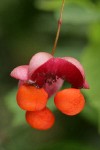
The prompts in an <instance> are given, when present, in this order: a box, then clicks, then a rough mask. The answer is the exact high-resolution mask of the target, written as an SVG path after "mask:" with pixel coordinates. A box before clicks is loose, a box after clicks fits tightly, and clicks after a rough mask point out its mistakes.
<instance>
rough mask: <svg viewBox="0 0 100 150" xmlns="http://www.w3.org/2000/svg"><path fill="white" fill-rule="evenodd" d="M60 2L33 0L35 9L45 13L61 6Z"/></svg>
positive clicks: (55, 0)
mask: <svg viewBox="0 0 100 150" xmlns="http://www.w3.org/2000/svg"><path fill="white" fill-rule="evenodd" d="M61 3H62V0H58V1H57V0H35V2H34V4H35V7H36V8H38V9H41V10H45V11H53V10H55V9H58V8H59V7H60V6H61Z"/></svg>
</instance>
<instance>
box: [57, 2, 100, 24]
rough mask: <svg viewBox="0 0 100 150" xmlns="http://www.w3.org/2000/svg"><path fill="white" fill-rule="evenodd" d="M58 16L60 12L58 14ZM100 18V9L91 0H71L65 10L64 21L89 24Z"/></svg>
mask: <svg viewBox="0 0 100 150" xmlns="http://www.w3.org/2000/svg"><path fill="white" fill-rule="evenodd" d="M56 16H57V18H58V16H59V12H58V13H57V14H56ZM97 20H100V11H98V9H97V8H96V7H95V6H94V5H93V4H92V3H90V2H84V1H73V0H72V1H69V2H68V3H66V5H65V7H64V12H63V22H64V23H67V24H81V25H83V24H89V23H91V22H94V21H97Z"/></svg>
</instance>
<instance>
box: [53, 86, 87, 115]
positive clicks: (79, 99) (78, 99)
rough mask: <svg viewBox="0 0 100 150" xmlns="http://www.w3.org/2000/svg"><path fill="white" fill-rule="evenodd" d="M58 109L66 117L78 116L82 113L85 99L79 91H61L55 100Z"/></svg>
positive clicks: (72, 89) (70, 89)
mask: <svg viewBox="0 0 100 150" xmlns="http://www.w3.org/2000/svg"><path fill="white" fill-rule="evenodd" d="M54 102H55V105H56V107H57V108H58V109H59V110H60V111H61V112H62V113H64V114H66V115H71V116H72V115H76V114H78V113H80V112H81V111H82V109H83V108H84V104H85V99H84V96H83V95H82V93H81V92H80V90H79V89H74V88H69V89H64V90H62V91H59V92H58V93H57V94H56V95H55V98H54Z"/></svg>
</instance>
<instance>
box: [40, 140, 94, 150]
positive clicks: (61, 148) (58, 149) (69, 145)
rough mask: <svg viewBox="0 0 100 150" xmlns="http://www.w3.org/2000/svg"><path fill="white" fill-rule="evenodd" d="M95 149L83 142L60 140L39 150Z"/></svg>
mask: <svg viewBox="0 0 100 150" xmlns="http://www.w3.org/2000/svg"><path fill="white" fill-rule="evenodd" d="M67 149H68V150H94V149H93V148H92V147H89V146H88V145H84V144H83V143H79V142H78V141H76V142H75V141H63V142H61V141H59V142H57V143H56V142H55V143H51V144H49V146H48V145H47V146H45V147H42V148H39V149H38V150H67Z"/></svg>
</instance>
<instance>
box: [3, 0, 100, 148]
mask: <svg viewBox="0 0 100 150" xmlns="http://www.w3.org/2000/svg"><path fill="white" fill-rule="evenodd" d="M61 2H62V0H3V1H0V52H1V53H0V66H1V67H0V71H1V75H0V118H1V122H0V150H17V149H19V150H33V149H34V150H46V149H48V150H54V149H57V150H59V149H62V150H66V149H69V150H78V149H79V150H87V149H88V150H99V149H100V135H99V133H98V130H99V132H100V101H99V97H100V92H99V87H100V79H99V76H100V69H99V68H100V66H99V64H100V62H99V59H100V50H99V49H100V0H66V3H65V7H64V12H63V24H62V28H61V33H60V38H59V42H58V46H57V50H56V53H55V56H60V57H62V56H66V55H68V56H72V57H75V58H77V59H79V60H80V61H81V63H82V64H83V66H84V68H85V72H86V78H87V81H88V82H89V84H90V90H82V92H83V93H84V95H85V99H86V106H85V109H84V110H83V112H82V113H81V114H80V115H77V116H74V117H68V116H66V115H63V114H61V113H60V112H59V111H58V110H57V109H56V107H55V106H54V103H53V97H52V98H51V99H50V100H49V102H48V106H49V107H50V108H51V109H52V111H53V112H54V114H55V116H56V123H55V125H54V127H53V128H51V129H50V130H48V131H37V130H34V129H31V128H30V127H29V126H28V125H27V124H26V122H25V117H24V114H25V112H24V111H22V110H21V109H20V108H18V106H17V103H16V100H15V99H16V91H17V89H16V87H17V81H15V80H14V79H11V78H10V76H9V74H10V72H11V70H12V69H13V68H14V67H15V66H18V65H21V64H28V62H29V60H30V58H31V57H32V55H33V54H35V53H36V52H39V51H46V52H51V49H52V47H53V42H54V39H55V34H56V30H57V21H58V18H59V10H60V7H61ZM67 86H68V85H67V84H66V83H65V84H64V86H63V88H65V87H67Z"/></svg>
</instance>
